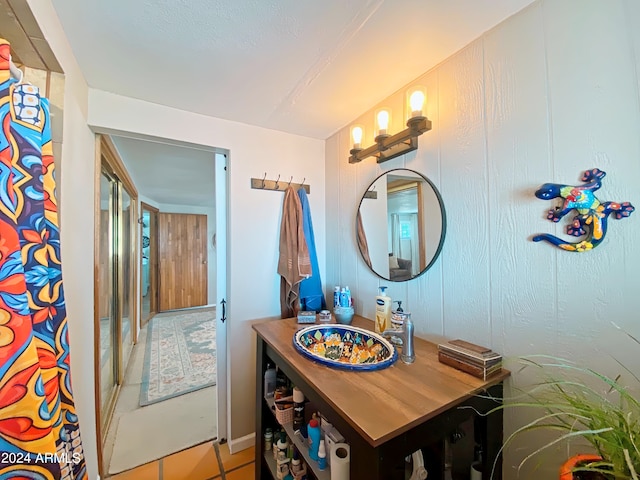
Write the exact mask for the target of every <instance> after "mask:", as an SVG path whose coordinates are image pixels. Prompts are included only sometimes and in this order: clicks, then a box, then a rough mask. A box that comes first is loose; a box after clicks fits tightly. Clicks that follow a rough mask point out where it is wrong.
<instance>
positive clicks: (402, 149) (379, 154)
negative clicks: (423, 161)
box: [349, 87, 431, 163]
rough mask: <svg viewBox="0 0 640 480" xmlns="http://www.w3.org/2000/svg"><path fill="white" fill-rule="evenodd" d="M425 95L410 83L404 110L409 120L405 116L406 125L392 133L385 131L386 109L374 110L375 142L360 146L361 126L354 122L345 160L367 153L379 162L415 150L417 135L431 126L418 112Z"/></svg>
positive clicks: (359, 158) (387, 111)
mask: <svg viewBox="0 0 640 480" xmlns="http://www.w3.org/2000/svg"><path fill="white" fill-rule="evenodd" d="M425 97H426V96H425V93H424V89H423V88H421V87H414V88H413V89H412V90H411V94H410V95H408V106H407V107H408V108H407V110H408V111H409V112H410V113H409V120H407V128H405V129H404V130H403V131H401V132H398V133H396V134H394V135H390V134H389V133H388V131H389V123H390V122H389V117H390V113H389V110H387V109H381V110H378V111H377V112H376V126H377V129H376V131H377V135H376V137H375V142H376V143H374V144H373V145H371V146H370V147H367V148H364V149H363V148H362V147H361V142H362V137H363V128H362V126H360V125H354V126H353V127H352V128H351V136H352V138H353V148H352V149H351V150H350V151H349V153H350V154H351V155H350V156H349V163H358V162H361V161H362V160H364V159H365V158H368V157H376V158H377V162H378V163H382V162H386V161H387V160H391V159H392V158H395V157H397V156H399V155H404V154H405V153H408V152H412V151H413V150H416V149H417V148H418V137H419V136H420V135H422V134H423V133H424V132H426V131H428V130H431V120H429V119H428V118H427V117H425V116H424V115H423V114H422V108H423V105H424V101H425Z"/></svg>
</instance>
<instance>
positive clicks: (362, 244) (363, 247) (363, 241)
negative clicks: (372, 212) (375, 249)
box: [356, 210, 372, 268]
mask: <svg viewBox="0 0 640 480" xmlns="http://www.w3.org/2000/svg"><path fill="white" fill-rule="evenodd" d="M356 225H357V237H358V248H360V253H361V254H362V258H363V260H364V263H366V264H367V267H369V268H372V267H371V258H369V244H368V243H367V236H366V235H365V233H364V226H363V225H362V217H361V216H360V210H358V213H357V215H356Z"/></svg>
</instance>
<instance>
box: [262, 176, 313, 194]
mask: <svg viewBox="0 0 640 480" xmlns="http://www.w3.org/2000/svg"><path fill="white" fill-rule="evenodd" d="M280 176H281V175H278V178H277V179H276V180H267V173H266V172H265V174H264V177H262V178H252V179H251V188H253V189H256V190H274V191H276V192H284V191H285V190H286V189H287V188H288V187H293V188H294V190H299V189H300V188H304V190H305V192H307V195H308V194H310V193H311V185H306V184H305V183H304V182H305V180H306V179H307V177H304V178H303V179H302V182H301V183H293V175H292V176H291V179H290V180H289V181H288V182H287V183H286V184H285V183H280Z"/></svg>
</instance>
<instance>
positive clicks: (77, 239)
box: [28, 0, 98, 479]
mask: <svg viewBox="0 0 640 480" xmlns="http://www.w3.org/2000/svg"><path fill="white" fill-rule="evenodd" d="M28 3H29V7H30V8H31V10H32V12H33V14H34V16H35V18H36V20H37V21H38V24H39V25H40V29H41V30H42V33H43V34H44V36H45V38H46V39H47V42H48V43H49V45H50V47H51V49H52V50H53V51H54V53H55V55H56V58H57V59H58V62H59V63H60V65H61V66H62V68H63V70H64V72H65V89H64V109H63V112H64V132H63V142H62V158H61V159H60V162H59V165H60V172H59V174H60V175H58V178H60V181H59V184H58V197H60V198H63V199H64V200H63V201H62V202H61V206H60V237H61V250H62V251H61V256H62V275H63V281H64V288H65V297H66V304H67V322H68V326H69V341H70V345H71V346H70V349H71V354H70V356H71V377H72V386H73V392H74V400H75V405H76V410H77V413H78V417H79V421H80V431H81V435H82V441H83V448H84V453H85V457H86V461H87V469H88V473H89V478H91V479H93V478H96V475H97V472H98V452H97V447H96V417H95V403H94V401H95V396H94V352H93V262H94V257H93V238H94V232H93V228H94V224H93V217H94V159H95V142H94V135H93V133H92V132H91V130H90V129H89V127H88V126H87V121H86V116H87V108H88V107H87V95H88V88H87V84H86V82H85V80H84V77H83V75H82V73H81V72H80V69H79V67H78V65H77V63H76V60H75V57H74V56H73V52H72V51H71V48H70V47H69V45H68V43H67V39H66V36H65V34H64V31H63V30H62V26H61V25H60V22H59V20H58V17H57V15H56V13H55V10H54V9H53V6H52V4H51V2H50V1H48V0H28ZM52 121H53V122H55V119H52Z"/></svg>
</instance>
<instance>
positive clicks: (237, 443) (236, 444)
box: [229, 433, 256, 455]
mask: <svg viewBox="0 0 640 480" xmlns="http://www.w3.org/2000/svg"><path fill="white" fill-rule="evenodd" d="M255 441H256V434H255V433H250V434H249V435H245V436H244V437H240V438H236V439H235V440H229V453H231V454H232V455H233V454H234V453H238V452H241V451H242V450H246V449H247V448H251V447H253V446H254V445H255Z"/></svg>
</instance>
